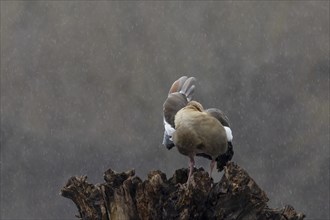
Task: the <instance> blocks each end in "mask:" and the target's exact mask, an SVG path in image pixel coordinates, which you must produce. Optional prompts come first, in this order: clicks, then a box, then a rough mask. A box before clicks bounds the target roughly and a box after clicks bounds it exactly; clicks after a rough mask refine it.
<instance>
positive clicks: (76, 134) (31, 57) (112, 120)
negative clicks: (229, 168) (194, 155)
mask: <svg viewBox="0 0 330 220" xmlns="http://www.w3.org/2000/svg"><path fill="white" fill-rule="evenodd" d="M182 75H188V76H195V77H196V78H197V79H198V82H197V88H196V93H195V94H196V95H195V99H197V100H199V101H200V102H201V103H202V104H203V105H204V106H205V107H207V108H209V107H217V108H220V109H222V110H223V111H224V112H225V113H226V114H227V116H228V117H229V119H230V121H231V127H232V130H233V135H234V142H233V144H234V151H235V155H234V158H233V161H235V162H236V163H238V164H239V165H240V166H242V167H243V168H245V169H246V170H247V171H248V172H249V174H250V175H251V176H252V177H253V178H254V180H255V181H256V182H257V183H258V184H259V186H260V187H261V188H262V189H263V190H265V192H266V193H267V195H268V197H269V199H270V202H269V205H270V207H274V208H275V207H283V206H284V205H286V204H291V205H292V206H293V207H294V208H295V209H296V210H298V211H301V212H304V213H305V214H306V215H307V219H329V1H248V2H238V1H235V2H231V1H219V2H176V1H174V2H149V1H148V2H131V1H125V2H119V1H116V2H106V1H81V2H78V1H1V214H0V215H1V216H0V218H1V219H75V217H74V215H75V214H76V213H77V212H78V211H77V209H76V207H75V205H74V203H73V202H72V201H71V200H68V199H66V198H64V197H61V196H60V195H59V192H60V189H61V188H62V187H63V186H64V185H65V183H66V181H67V180H68V179H69V178H70V177H71V176H74V175H87V176H88V181H89V182H90V183H100V182H103V179H102V176H103V172H104V171H106V170H107V169H108V168H112V169H114V170H116V171H118V172H122V171H127V170H128V169H132V168H134V169H135V170H136V173H137V175H139V176H140V177H141V178H143V179H144V178H146V175H147V173H148V172H149V171H151V170H156V169H160V170H162V171H163V172H165V173H166V174H167V177H168V178H169V177H171V176H172V174H173V172H174V170H176V169H179V168H182V167H188V158H187V157H185V156H183V155H180V154H179V153H178V152H177V150H176V149H172V150H170V151H169V150H167V149H166V148H165V147H162V146H161V141H162V137H163V124H162V104H163V102H164V100H165V98H166V97H167V92H168V90H169V88H170V86H171V84H172V82H173V81H174V80H176V79H177V78H179V77H180V76H182ZM199 166H203V167H205V169H207V170H208V167H209V161H208V160H206V159H198V160H197V167H199ZM221 176H222V173H218V174H216V175H215V176H214V177H215V180H216V181H219V180H220V178H221Z"/></svg>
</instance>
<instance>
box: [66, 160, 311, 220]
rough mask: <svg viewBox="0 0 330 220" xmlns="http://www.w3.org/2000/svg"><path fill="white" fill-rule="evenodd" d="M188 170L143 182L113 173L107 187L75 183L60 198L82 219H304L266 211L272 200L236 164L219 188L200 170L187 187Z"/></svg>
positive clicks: (289, 209)
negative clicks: (70, 201)
mask: <svg viewBox="0 0 330 220" xmlns="http://www.w3.org/2000/svg"><path fill="white" fill-rule="evenodd" d="M187 177H188V170H187V169H179V170H176V171H175V173H174V175H173V177H171V178H169V179H167V178H166V175H165V174H164V173H162V172H161V171H151V172H150V173H149V175H148V179H147V180H145V181H142V180H141V179H140V178H139V177H137V176H135V172H134V170H130V171H127V172H125V173H116V172H114V171H113V170H111V169H109V170H107V171H106V172H105V174H104V180H105V183H102V184H97V185H93V184H90V183H88V182H87V181H86V179H87V177H86V176H82V177H71V178H70V179H69V180H68V183H67V184H66V186H64V187H63V188H62V190H61V195H62V196H64V197H66V198H69V199H71V200H72V201H73V202H74V203H75V204H76V206H77V208H78V211H79V215H78V216H77V217H78V218H81V219H86V220H87V219H100V220H118V219H119V220H126V219H127V220H131V219H141V220H144V219H148V220H149V219H157V220H158V219H164V220H167V219H221V220H229V219H230V220H236V219H244V220H245V219H246V220H270V219H272V220H293V219H294V220H300V219H304V217H305V215H304V214H302V213H297V212H296V211H295V210H294V209H293V207H291V206H289V205H287V206H285V207H284V208H281V209H271V208H269V207H268V206H267V202H268V198H267V195H266V194H265V192H264V191H263V190H261V189H260V188H259V187H258V185H257V184H256V183H255V181H254V180H253V179H252V178H251V177H250V176H249V175H248V173H247V172H246V171H245V170H243V169H242V168H241V167H239V166H238V165H237V164H235V163H233V162H230V163H228V164H227V166H226V168H225V171H224V175H223V177H222V179H221V180H220V182H218V183H213V181H212V180H211V179H210V178H209V175H208V173H207V172H205V171H204V170H203V169H202V168H200V169H198V170H197V169H195V170H194V173H193V176H192V179H191V183H190V185H188V186H187V184H185V182H186V181H187Z"/></svg>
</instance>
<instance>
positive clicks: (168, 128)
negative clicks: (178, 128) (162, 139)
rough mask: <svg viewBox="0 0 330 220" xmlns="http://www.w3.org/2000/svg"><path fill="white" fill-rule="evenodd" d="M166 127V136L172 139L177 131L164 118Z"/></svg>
mask: <svg viewBox="0 0 330 220" xmlns="http://www.w3.org/2000/svg"><path fill="white" fill-rule="evenodd" d="M164 127H165V131H166V134H167V135H168V136H171V137H172V135H173V133H174V131H175V129H174V128H173V127H172V126H171V125H170V124H169V123H167V121H165V118H164Z"/></svg>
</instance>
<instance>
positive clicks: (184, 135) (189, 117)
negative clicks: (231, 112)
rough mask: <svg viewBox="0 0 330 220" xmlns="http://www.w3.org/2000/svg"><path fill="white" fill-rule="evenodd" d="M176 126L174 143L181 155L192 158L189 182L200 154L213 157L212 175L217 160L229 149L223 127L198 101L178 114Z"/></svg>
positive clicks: (191, 102)
mask: <svg viewBox="0 0 330 220" xmlns="http://www.w3.org/2000/svg"><path fill="white" fill-rule="evenodd" d="M174 124H175V132H174V133H173V142H174V144H175V146H176V147H177V148H178V151H179V152H180V153H181V154H183V155H186V156H188V157H189V158H190V163H189V167H190V171H189V176H188V181H189V180H190V176H191V174H192V170H193V167H194V164H195V161H194V157H195V156H196V154H199V153H203V154H206V155H208V156H210V157H211V164H210V175H211V174H212V170H213V168H214V165H215V160H216V158H217V157H218V156H219V155H221V154H224V153H225V152H226V151H227V147H228V141H227V137H226V131H225V129H224V127H223V125H222V124H221V123H220V121H219V120H217V119H216V118H215V117H213V116H211V115H210V114H208V113H207V112H205V111H204V109H203V106H202V105H201V104H200V103H198V102H196V101H190V102H189V103H188V104H187V106H186V107H184V108H182V109H181V110H180V111H178V112H177V113H176V115H175V121H174Z"/></svg>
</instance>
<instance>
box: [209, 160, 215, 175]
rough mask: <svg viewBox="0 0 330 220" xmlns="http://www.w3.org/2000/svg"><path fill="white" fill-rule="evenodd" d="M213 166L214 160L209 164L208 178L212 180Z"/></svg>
mask: <svg viewBox="0 0 330 220" xmlns="http://www.w3.org/2000/svg"><path fill="white" fill-rule="evenodd" d="M214 165H215V160H212V161H211V164H210V178H212V171H213V168H214Z"/></svg>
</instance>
